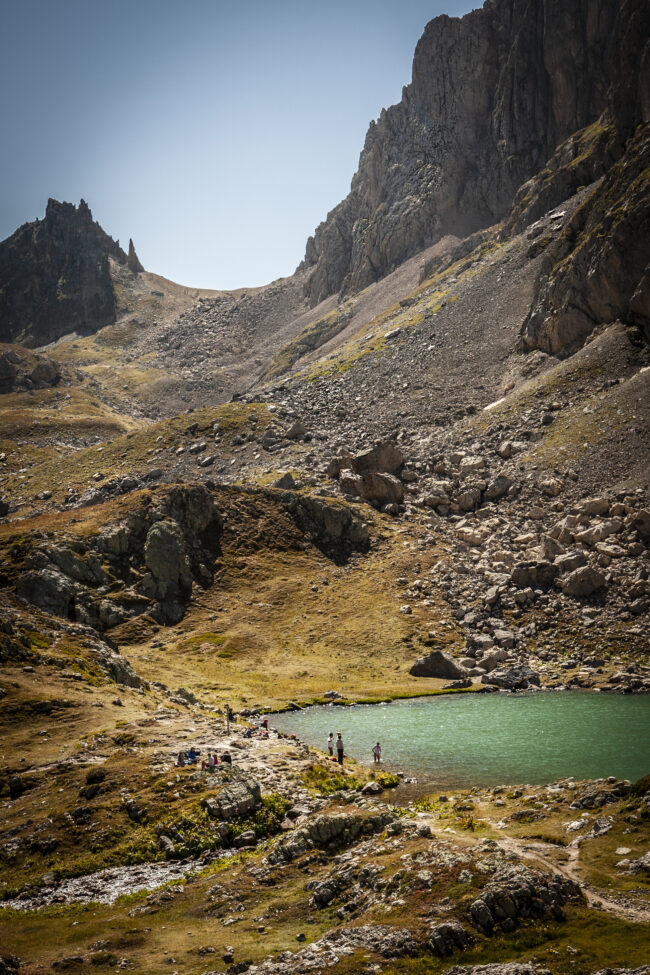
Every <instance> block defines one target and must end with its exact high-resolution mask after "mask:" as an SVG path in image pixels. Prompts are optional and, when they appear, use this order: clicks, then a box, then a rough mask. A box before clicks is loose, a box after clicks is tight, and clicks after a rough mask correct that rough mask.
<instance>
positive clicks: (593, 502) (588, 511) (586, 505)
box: [579, 498, 609, 518]
mask: <svg viewBox="0 0 650 975" xmlns="http://www.w3.org/2000/svg"><path fill="white" fill-rule="evenodd" d="M579 510H580V511H581V512H582V514H584V515H589V516H590V517H597V518H601V517H602V516H603V515H606V514H607V512H608V511H609V501H608V500H607V498H587V499H586V500H585V501H583V502H582V503H581V504H580V505H579Z"/></svg>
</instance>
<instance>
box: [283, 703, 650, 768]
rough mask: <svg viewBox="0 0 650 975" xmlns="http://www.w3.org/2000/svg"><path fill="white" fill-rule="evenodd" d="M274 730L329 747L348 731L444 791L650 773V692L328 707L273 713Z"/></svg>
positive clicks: (355, 754) (358, 748)
mask: <svg viewBox="0 0 650 975" xmlns="http://www.w3.org/2000/svg"><path fill="white" fill-rule="evenodd" d="M269 724H270V725H271V727H274V728H277V729H278V730H279V731H283V732H286V733H288V734H291V733H294V734H296V735H297V736H298V738H300V739H301V740H302V741H304V742H305V743H306V744H308V745H312V746H314V747H316V748H320V749H321V750H323V751H325V749H326V741H327V735H328V733H329V732H330V731H332V732H334V735H335V736H336V734H337V732H339V731H340V732H341V734H342V736H343V741H344V743H345V752H346V754H347V755H349V756H351V757H352V758H354V759H356V760H357V761H358V762H362V763H363V764H366V765H370V764H372V754H371V748H372V746H373V745H374V744H375V742H376V741H379V742H381V746H382V763H383V764H384V766H385V767H386V768H390V769H396V770H399V771H401V772H405V773H407V774H408V773H414V774H416V775H417V774H418V773H420V774H426V775H427V777H431V778H433V779H435V780H436V781H438V782H440V784H441V785H443V784H447V785H455V786H463V785H484V786H487V785H509V784H515V783H530V784H541V783H544V782H551V781H553V780H555V779H558V778H561V777H563V776H574V777H575V778H577V779H588V778H602V777H604V776H608V775H615V776H617V777H619V778H627V779H631V780H632V781H635V780H636V779H638V778H640V777H641V776H642V775H647V774H648V773H650V696H648V695H619V694H616V695H609V694H588V693H580V692H576V691H558V692H550V693H532V694H490V695H487V694H486V695H483V694H479V695H477V694H462V695H461V694H458V695H449V696H447V695H445V696H438V697H420V698H413V699H410V700H405V701H393V702H392V703H390V704H379V705H355V706H353V707H336V706H331V705H330V706H319V707H313V708H308V709H305V710H304V711H292V712H287V713H282V714H273V715H269Z"/></svg>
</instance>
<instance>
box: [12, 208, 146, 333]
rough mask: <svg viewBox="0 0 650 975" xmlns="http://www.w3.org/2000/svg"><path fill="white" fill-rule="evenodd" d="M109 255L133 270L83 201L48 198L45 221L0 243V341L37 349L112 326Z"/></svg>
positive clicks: (132, 263)
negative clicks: (70, 334)
mask: <svg viewBox="0 0 650 975" xmlns="http://www.w3.org/2000/svg"><path fill="white" fill-rule="evenodd" d="M109 257H110V258H113V259H114V260H115V261H117V263H118V264H122V265H127V264H128V266H129V267H130V268H131V269H132V270H135V268H136V262H137V265H138V266H139V268H140V269H141V265H139V261H138V260H137V255H135V251H133V256H131V253H129V256H128V257H127V255H126V254H125V253H124V251H123V250H122V248H121V247H120V245H119V244H118V243H116V242H115V241H114V240H113V239H112V237H109V236H108V234H106V233H105V232H104V231H103V230H102V228H101V227H100V226H99V224H98V223H96V222H95V221H94V220H93V217H92V213H91V212H90V209H89V208H88V205H87V203H86V202H85V201H84V200H81V202H80V204H79V206H78V207H75V206H74V205H73V204H71V203H59V202H58V201H57V200H49V201H48V204H47V211H46V213H45V219H44V220H35V221H34V222H33V223H26V224H24V225H23V226H22V227H20V228H19V229H18V230H17V231H16V232H15V233H14V234H12V236H11V237H8V238H7V240H5V241H3V242H2V243H0V341H4V342H21V343H23V344H24V345H27V346H39V345H44V344H46V343H48V342H52V341H54V340H55V339H57V338H60V336H62V335H65V334H66V333H68V332H71V331H78V332H93V331H95V330H96V329H98V328H102V327H103V326H104V325H108V324H110V323H112V322H114V321H115V296H114V291H113V282H112V280H111V274H110V266H109Z"/></svg>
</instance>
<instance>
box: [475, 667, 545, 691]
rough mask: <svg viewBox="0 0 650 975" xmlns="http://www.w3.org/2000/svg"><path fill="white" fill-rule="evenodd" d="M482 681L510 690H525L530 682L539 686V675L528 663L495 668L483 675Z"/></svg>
mask: <svg viewBox="0 0 650 975" xmlns="http://www.w3.org/2000/svg"><path fill="white" fill-rule="evenodd" d="M481 683H483V684H494V685H496V686H497V687H503V688H504V689H505V690H508V691H514V690H523V689H525V688H526V687H528V686H529V685H530V684H535V685H537V686H538V687H539V675H538V674H536V673H535V671H534V670H533V669H532V667H529V666H528V665H527V664H519V665H517V666H516V667H510V668H503V669H502V670H494V671H492V673H491V674H486V675H485V677H482V678H481Z"/></svg>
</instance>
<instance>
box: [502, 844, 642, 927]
mask: <svg viewBox="0 0 650 975" xmlns="http://www.w3.org/2000/svg"><path fill="white" fill-rule="evenodd" d="M498 842H499V845H500V846H501V847H503V849H505V850H507V851H508V852H511V853H515V854H516V855H517V856H519V857H521V859H522V860H525V861H528V862H529V863H532V864H534V865H535V866H541V867H546V868H549V869H552V870H555V871H556V872H557V873H560V874H562V876H564V877H567V878H568V879H569V880H573V881H575V882H576V883H577V884H579V885H580V888H581V890H582V892H583V894H584V896H585V899H586V901H587V904H588V905H589V907H592V908H595V909H596V910H600V911H607V912H608V913H609V914H615V915H616V917H619V918H621V919H623V920H625V921H634V922H636V923H648V922H650V906H646V905H643V904H639V903H638V902H636V901H633V900H631V899H630V898H626V897H622V896H621V897H617V898H613V897H611V896H607V895H606V894H603V893H602V892H601V891H600V890H598V889H597V888H596V887H591V886H590V885H589V884H586V883H585V882H584V880H583V879H582V877H581V875H580V863H579V861H580V843H581V839H580V838H578V839H575V840H573V841H572V842H571V843H570V844H569V846H567V847H562V849H563V851H564V852H566V853H567V854H568V861H566V862H565V863H558V861H557V859H556V857H555V856H554V855H553V854H554V853H556V852H557V849H556V848H555V847H554V846H553V845H552V844H550V843H544V842H542V841H540V840H519V839H517V838H516V837H514V836H501V837H499V840H498Z"/></svg>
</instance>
